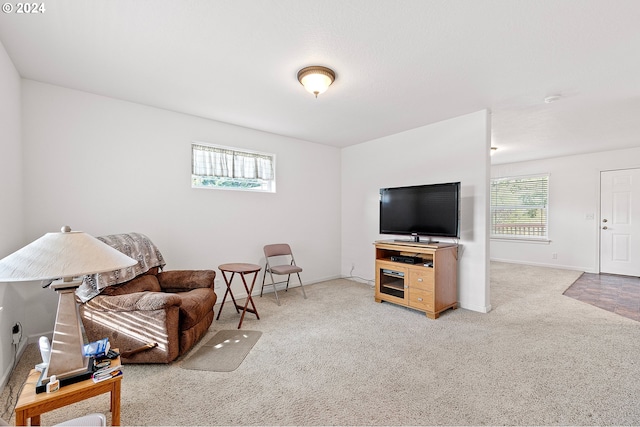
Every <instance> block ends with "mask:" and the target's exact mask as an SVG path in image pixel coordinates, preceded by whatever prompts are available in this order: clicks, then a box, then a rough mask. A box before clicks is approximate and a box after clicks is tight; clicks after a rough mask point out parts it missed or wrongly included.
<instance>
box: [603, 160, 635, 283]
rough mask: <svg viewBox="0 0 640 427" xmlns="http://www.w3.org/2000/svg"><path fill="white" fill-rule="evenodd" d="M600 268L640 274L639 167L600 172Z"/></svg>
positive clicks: (627, 274) (610, 271)
mask: <svg viewBox="0 0 640 427" xmlns="http://www.w3.org/2000/svg"><path fill="white" fill-rule="evenodd" d="M600 272H602V273H610V274H622V275H625V276H640V169H625V170H617V171H606V172H602V173H601V174H600Z"/></svg>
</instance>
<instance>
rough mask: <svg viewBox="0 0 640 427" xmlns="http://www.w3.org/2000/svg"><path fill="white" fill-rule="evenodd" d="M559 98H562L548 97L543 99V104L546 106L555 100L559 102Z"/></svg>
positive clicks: (559, 96) (556, 96)
mask: <svg viewBox="0 0 640 427" xmlns="http://www.w3.org/2000/svg"><path fill="white" fill-rule="evenodd" d="M560 98H562V96H561V95H549V96H547V97H546V98H545V99H544V102H545V103H546V104H551V103H552V102H556V101H557V100H559V99H560Z"/></svg>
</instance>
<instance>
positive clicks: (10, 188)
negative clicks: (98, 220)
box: [0, 43, 26, 387]
mask: <svg viewBox="0 0 640 427" xmlns="http://www.w3.org/2000/svg"><path fill="white" fill-rule="evenodd" d="M20 115H21V114H20V76H19V74H18V72H17V71H16V69H15V67H14V66H13V63H12V62H11V59H10V58H9V56H8V55H7V52H6V51H5V49H4V46H3V45H2V44H1V43H0V200H1V201H2V203H1V206H2V208H0V259H2V258H4V257H5V256H7V255H9V254H10V253H12V252H14V251H16V250H17V249H20V247H21V246H22V244H23V233H22V232H23V227H22V213H23V210H22V179H21V177H22V154H21V147H20ZM18 286H20V285H9V284H5V283H0V349H1V350H0V387H2V386H3V385H4V384H5V382H6V380H7V379H8V375H9V374H10V372H11V368H12V364H13V357H14V355H13V345H12V334H11V327H12V326H13V325H14V324H15V323H18V322H19V323H21V324H24V320H25V311H24V302H23V299H22V296H21V294H20V292H19V291H20V289H19V288H18ZM25 342H26V340H25ZM23 344H24V343H23Z"/></svg>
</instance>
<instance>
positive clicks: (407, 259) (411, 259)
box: [391, 255, 423, 264]
mask: <svg viewBox="0 0 640 427" xmlns="http://www.w3.org/2000/svg"><path fill="white" fill-rule="evenodd" d="M391 261H393V262H403V263H405V264H421V263H422V262H423V260H422V258H420V257H417V256H405V255H393V256H391Z"/></svg>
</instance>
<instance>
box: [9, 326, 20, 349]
mask: <svg viewBox="0 0 640 427" xmlns="http://www.w3.org/2000/svg"><path fill="white" fill-rule="evenodd" d="M11 333H12V334H13V339H12V342H13V343H14V344H20V338H22V328H21V327H20V324H19V323H16V324H15V325H13V327H12V328H11Z"/></svg>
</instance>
